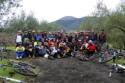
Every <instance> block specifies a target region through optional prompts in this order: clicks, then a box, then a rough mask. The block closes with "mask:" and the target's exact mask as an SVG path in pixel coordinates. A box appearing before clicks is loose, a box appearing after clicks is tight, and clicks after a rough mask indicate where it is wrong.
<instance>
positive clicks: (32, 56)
mask: <svg viewBox="0 0 125 83" xmlns="http://www.w3.org/2000/svg"><path fill="white" fill-rule="evenodd" d="M27 51H28V57H29V58H34V57H35V55H34V49H33V45H32V44H30V45H29V46H28V50H27Z"/></svg>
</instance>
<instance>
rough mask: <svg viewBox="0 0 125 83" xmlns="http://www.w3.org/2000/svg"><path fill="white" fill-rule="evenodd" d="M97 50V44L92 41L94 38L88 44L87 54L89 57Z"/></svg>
mask: <svg viewBox="0 0 125 83" xmlns="http://www.w3.org/2000/svg"><path fill="white" fill-rule="evenodd" d="M95 51H96V45H95V44H94V43H93V42H92V40H89V41H88V45H87V55H88V57H91V56H92V55H93V54H94V53H95Z"/></svg>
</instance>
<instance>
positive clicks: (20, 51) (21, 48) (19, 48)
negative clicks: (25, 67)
mask: <svg viewBox="0 0 125 83" xmlns="http://www.w3.org/2000/svg"><path fill="white" fill-rule="evenodd" d="M24 55H25V48H24V46H22V45H21V44H19V45H18V46H17V47H16V59H22V58H23V57H24Z"/></svg>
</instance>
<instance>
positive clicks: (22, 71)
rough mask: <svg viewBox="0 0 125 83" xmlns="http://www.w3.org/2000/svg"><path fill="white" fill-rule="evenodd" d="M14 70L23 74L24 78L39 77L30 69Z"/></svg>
mask: <svg viewBox="0 0 125 83" xmlns="http://www.w3.org/2000/svg"><path fill="white" fill-rule="evenodd" d="M14 70H15V72H17V73H19V74H22V75H24V76H37V74H36V73H34V72H33V71H31V70H30V69H20V68H14Z"/></svg>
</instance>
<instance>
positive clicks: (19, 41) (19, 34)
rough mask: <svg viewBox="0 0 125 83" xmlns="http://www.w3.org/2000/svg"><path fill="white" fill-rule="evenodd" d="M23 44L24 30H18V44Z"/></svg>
mask: <svg viewBox="0 0 125 83" xmlns="http://www.w3.org/2000/svg"><path fill="white" fill-rule="evenodd" d="M19 44H22V32H21V31H18V32H17V35H16V45H19Z"/></svg>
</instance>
